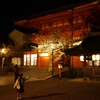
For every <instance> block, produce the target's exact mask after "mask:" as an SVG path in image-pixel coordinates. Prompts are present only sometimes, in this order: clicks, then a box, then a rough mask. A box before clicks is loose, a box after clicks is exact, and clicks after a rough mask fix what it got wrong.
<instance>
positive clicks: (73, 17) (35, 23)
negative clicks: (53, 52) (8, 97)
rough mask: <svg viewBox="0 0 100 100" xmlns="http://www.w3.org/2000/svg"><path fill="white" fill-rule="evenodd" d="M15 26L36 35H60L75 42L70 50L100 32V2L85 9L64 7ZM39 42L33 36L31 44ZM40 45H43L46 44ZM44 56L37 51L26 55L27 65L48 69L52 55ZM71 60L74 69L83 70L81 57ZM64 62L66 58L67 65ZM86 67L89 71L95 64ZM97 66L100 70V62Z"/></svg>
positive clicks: (89, 62)
mask: <svg viewBox="0 0 100 100" xmlns="http://www.w3.org/2000/svg"><path fill="white" fill-rule="evenodd" d="M15 25H18V26H21V27H24V28H26V29H28V30H31V31H32V30H33V31H35V32H33V33H37V34H39V35H43V36H50V35H51V34H52V31H53V32H55V33H60V36H61V37H62V36H63V37H65V38H68V37H69V38H70V39H71V40H73V43H72V44H70V43H69V44H67V46H66V49H69V48H72V47H74V46H77V45H79V44H80V43H81V42H80V41H82V40H83V39H84V38H85V37H87V36H88V35H91V32H100V3H99V1H98V0H97V1H93V2H90V3H87V4H83V5H78V6H77V5H74V6H71V5H70V6H66V7H62V8H59V9H55V10H51V11H48V12H43V13H40V14H37V15H34V16H32V18H31V19H28V20H22V21H18V22H16V23H15ZM35 39H36V38H35V37H34V36H33V35H30V40H31V42H34V40H35ZM35 42H37V41H35ZM40 44H41V45H42V43H40ZM42 54H43V52H38V51H34V50H33V51H28V52H26V53H24V55H23V57H24V58H23V63H24V65H26V64H28V65H31V66H39V67H42V66H45V67H47V66H48V65H49V62H50V57H49V55H45V56H43V55H42ZM76 55H77V54H76ZM91 56H92V55H91ZM65 59H66V57H65ZM70 59H71V60H70V66H71V67H83V60H82V56H81V55H79V56H75V55H74V56H71V57H70ZM64 62H65V61H64V58H63V63H64ZM58 63H59V62H56V63H55V64H54V66H57V65H58ZM86 63H87V64H86V66H87V67H89V66H92V60H91V61H88V62H86ZM65 64H66V63H65ZM95 66H100V59H99V61H98V62H97V63H96V62H95Z"/></svg>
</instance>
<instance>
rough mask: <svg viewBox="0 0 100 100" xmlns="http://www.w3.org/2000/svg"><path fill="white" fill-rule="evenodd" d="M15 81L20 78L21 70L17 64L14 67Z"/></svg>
mask: <svg viewBox="0 0 100 100" xmlns="http://www.w3.org/2000/svg"><path fill="white" fill-rule="evenodd" d="M14 75H15V77H14V81H15V82H16V79H17V78H18V75H19V69H18V65H17V64H16V65H15V67H14Z"/></svg>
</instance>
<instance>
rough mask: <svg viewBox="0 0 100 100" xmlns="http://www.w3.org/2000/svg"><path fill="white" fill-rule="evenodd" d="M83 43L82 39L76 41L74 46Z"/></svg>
mask: <svg viewBox="0 0 100 100" xmlns="http://www.w3.org/2000/svg"><path fill="white" fill-rule="evenodd" d="M81 43H82V41H78V42H74V43H73V46H76V45H80V44H81Z"/></svg>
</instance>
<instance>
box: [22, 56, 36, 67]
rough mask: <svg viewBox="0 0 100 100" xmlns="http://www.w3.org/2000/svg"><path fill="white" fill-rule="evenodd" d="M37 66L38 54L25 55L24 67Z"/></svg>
mask: <svg viewBox="0 0 100 100" xmlns="http://www.w3.org/2000/svg"><path fill="white" fill-rule="evenodd" d="M25 65H28V66H36V65H37V54H25V55H24V66H25Z"/></svg>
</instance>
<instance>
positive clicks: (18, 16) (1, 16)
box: [0, 0, 93, 37]
mask: <svg viewBox="0 0 100 100" xmlns="http://www.w3.org/2000/svg"><path fill="white" fill-rule="evenodd" d="M83 1H91V0H13V1H12V0H2V1H0V37H1V36H2V35H3V36H5V35H8V34H9V33H10V32H11V31H12V30H13V29H14V28H15V27H14V22H15V21H17V20H23V19H26V18H28V17H30V16H32V15H34V14H36V13H39V12H44V11H48V10H51V9H55V8H58V7H62V6H66V5H70V4H77V3H81V2H83ZM92 1H93V0H92Z"/></svg>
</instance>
